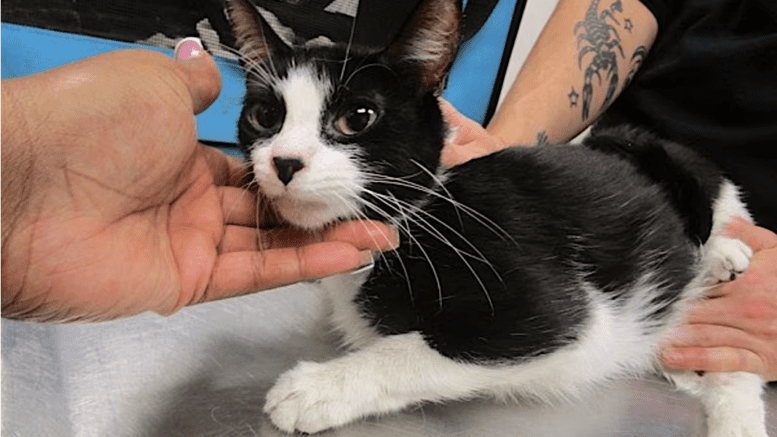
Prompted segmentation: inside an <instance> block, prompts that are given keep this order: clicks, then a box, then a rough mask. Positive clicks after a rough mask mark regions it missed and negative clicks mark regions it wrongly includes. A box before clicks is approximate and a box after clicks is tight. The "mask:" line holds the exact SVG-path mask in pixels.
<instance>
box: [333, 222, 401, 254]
mask: <svg viewBox="0 0 777 437" xmlns="http://www.w3.org/2000/svg"><path fill="white" fill-rule="evenodd" d="M323 238H324V241H342V242H347V243H350V244H353V245H354V246H356V247H357V248H358V249H361V250H378V251H381V252H385V251H388V250H394V249H396V248H397V247H399V231H398V230H397V228H396V227H395V226H389V225H387V224H385V223H381V222H376V221H368V220H353V221H348V222H343V223H338V224H337V225H336V226H334V227H332V228H329V229H327V230H326V231H325V232H324V235H323Z"/></svg>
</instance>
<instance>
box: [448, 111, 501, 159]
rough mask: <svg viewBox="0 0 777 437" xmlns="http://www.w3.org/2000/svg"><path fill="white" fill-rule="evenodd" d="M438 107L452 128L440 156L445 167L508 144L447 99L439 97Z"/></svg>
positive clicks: (492, 151) (488, 152) (486, 153)
mask: <svg viewBox="0 0 777 437" xmlns="http://www.w3.org/2000/svg"><path fill="white" fill-rule="evenodd" d="M440 109H441V110H442V113H443V116H444V117H445V121H446V122H447V123H448V125H449V126H450V127H451V128H452V129H453V130H454V132H453V135H452V137H451V138H450V139H449V141H448V142H446V144H445V147H444V148H443V149H442V155H441V157H440V160H441V161H442V164H443V165H444V166H445V167H448V168H450V167H454V166H457V165H459V164H463V163H465V162H467V161H469V160H470V159H475V158H479V157H481V156H485V155H488V154H490V153H494V152H496V151H498V150H501V149H504V148H505V147H507V146H508V144H507V143H506V142H504V141H503V140H501V139H500V138H498V137H496V136H495V135H491V134H490V133H489V132H488V131H487V130H486V129H485V128H484V127H483V126H481V125H480V124H479V123H478V122H476V121H474V120H472V119H470V118H468V117H466V116H465V115H464V114H462V113H460V112H459V111H458V110H456V108H454V107H453V105H451V104H450V103H448V102H447V101H445V100H442V99H440Z"/></svg>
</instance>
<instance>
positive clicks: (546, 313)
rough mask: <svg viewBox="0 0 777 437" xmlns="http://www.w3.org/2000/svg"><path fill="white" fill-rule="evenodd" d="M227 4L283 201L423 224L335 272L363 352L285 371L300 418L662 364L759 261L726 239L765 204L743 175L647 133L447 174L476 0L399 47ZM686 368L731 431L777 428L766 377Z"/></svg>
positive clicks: (550, 388)
mask: <svg viewBox="0 0 777 437" xmlns="http://www.w3.org/2000/svg"><path fill="white" fill-rule="evenodd" d="M228 13H229V16H230V20H231V23H232V26H233V30H234V32H235V36H236V38H237V41H238V47H239V49H240V54H241V61H242V63H243V66H244V68H245V70H246V73H247V93H246V98H245V106H244V108H243V112H242V115H241V117H240V122H239V139H240V144H241V147H242V148H243V150H244V151H245V154H246V156H247V157H248V159H249V160H250V162H251V163H252V166H253V171H254V174H255V178H256V182H257V183H258V186H259V189H260V191H261V193H262V194H263V195H264V196H265V197H266V198H267V199H268V200H269V202H270V203H271V206H272V207H273V208H274V209H275V211H276V212H277V213H278V214H279V216H280V217H281V218H282V219H283V220H285V221H286V222H288V223H291V224H292V225H295V226H299V227H302V228H306V229H309V230H317V229H321V228H323V227H325V226H327V225H330V224H332V223H333V222H336V221H339V220H349V219H377V220H383V221H386V222H389V223H393V224H395V225H396V226H397V227H398V228H399V229H400V230H401V233H402V243H401V247H399V248H398V249H397V250H396V251H395V252H391V253H385V254H382V255H380V256H377V257H376V259H375V265H374V267H373V268H372V269H365V270H362V271H359V272H355V273H353V274H349V275H341V276H337V277H333V278H329V279H326V280H323V281H322V282H321V284H322V286H323V288H324V289H325V290H327V292H328V294H329V297H330V298H331V302H332V322H333V324H334V326H335V327H336V328H337V330H338V331H339V332H340V333H341V334H342V336H343V338H344V342H345V345H346V346H347V347H348V349H349V352H347V353H346V354H345V355H343V356H342V357H339V358H337V359H333V360H331V361H328V362H323V363H312V362H301V363H299V364H298V365H297V366H296V367H294V368H293V369H291V370H289V371H288V372H286V373H284V374H283V375H282V376H281V377H280V378H279V380H278V381H277V383H276V385H275V387H274V388H273V389H272V390H271V391H270V392H269V394H268V396H267V403H266V406H265V411H266V412H267V413H268V414H269V415H270V418H271V420H272V421H273V423H274V424H275V425H276V426H277V427H278V428H280V429H282V430H284V431H288V432H293V431H295V430H299V431H303V432H309V433H314V432H318V431H322V430H325V429H328V428H330V427H336V426H340V425H343V424H346V423H349V422H351V421H354V420H356V419H359V418H362V417H366V416H370V415H376V414H385V413H389V412H393V411H398V410H400V409H403V408H405V407H408V406H411V405H415V404H418V403H422V402H428V401H433V402H440V401H445V400H452V399H462V398H471V397H476V396H493V397H496V398H498V399H511V398H516V397H533V398H539V399H543V400H548V401H550V402H553V401H555V400H561V399H565V398H569V397H573V396H579V395H583V394H586V393H589V392H588V389H590V388H592V387H595V386H596V385H597V384H599V383H602V382H604V381H607V380H610V379H612V378H618V377H628V376H633V375H640V374H644V373H645V372H654V371H658V370H659V369H660V366H659V364H658V360H657V358H656V357H657V353H658V348H659V344H660V342H661V341H662V340H663V339H664V337H665V335H666V334H667V333H668V332H669V331H670V330H671V329H672V328H673V327H676V326H678V325H679V324H680V323H681V322H682V320H683V313H684V311H685V309H686V307H687V305H688V303H689V302H690V301H692V300H693V299H698V298H702V297H703V295H704V292H705V289H706V288H707V287H709V286H710V285H712V284H714V283H716V282H718V281H721V280H725V281H727V280H730V279H731V276H732V275H735V274H736V273H737V272H741V271H743V270H744V269H746V268H747V266H748V264H749V261H750V256H751V255H752V252H751V250H750V249H749V248H748V247H747V246H746V245H745V244H744V243H742V242H741V241H739V240H734V239H730V238H727V237H725V236H723V232H722V230H723V228H724V227H725V226H726V224H727V223H728V222H729V221H730V220H732V219H733V218H734V217H736V216H740V217H744V218H748V219H749V217H750V216H749V214H748V212H747V210H746V209H745V207H744V205H743V204H742V202H740V200H739V197H738V192H737V188H736V187H735V186H734V185H732V184H731V183H730V182H729V181H727V180H726V179H724V178H723V177H722V176H721V174H720V173H719V172H718V171H717V170H715V168H713V167H712V166H711V165H710V164H709V163H707V162H706V161H705V160H703V159H701V158H700V157H698V156H697V155H695V154H694V153H692V152H690V151H688V150H686V149H684V148H682V147H680V146H678V145H675V144H671V143H666V142H664V141H661V140H659V139H657V138H655V137H653V136H651V135H649V134H647V133H644V132H639V131H635V130H629V129H616V130H605V131H602V132H600V133H598V134H596V135H594V136H593V137H590V138H589V139H588V140H587V141H586V143H585V145H584V146H572V145H545V146H541V147H515V148H512V149H508V150H505V151H502V152H499V153H496V154H494V155H491V156H487V157H484V158H481V159H477V160H473V161H471V162H468V163H466V164H464V165H461V166H459V167H456V168H453V169H450V170H448V171H445V170H443V169H441V167H440V163H439V158H440V150H441V148H442V145H443V142H444V138H445V135H446V133H447V128H446V125H445V123H444V120H443V117H442V115H441V112H440V109H439V106H438V100H437V97H436V95H437V92H438V91H439V89H440V88H441V86H442V83H443V82H444V79H445V76H446V74H447V71H448V69H449V67H450V64H451V62H452V60H453V58H454V55H455V53H456V50H457V46H458V42H459V20H460V15H461V12H460V5H459V2H458V0H426V1H425V2H423V4H422V5H421V6H420V7H419V10H418V11H417V12H416V14H415V15H414V16H413V17H412V18H411V19H410V21H409V22H408V23H407V24H406V25H405V27H404V29H403V30H402V31H401V33H400V34H399V35H398V37H397V38H396V40H395V41H394V42H393V43H392V44H390V45H389V46H388V47H387V48H386V49H385V50H382V51H379V52H374V51H368V50H364V49H360V48H358V47H347V46H341V45H337V44H333V45H325V46H322V45H317V46H315V47H311V46H300V47H292V46H289V45H287V44H286V43H284V42H283V40H281V39H280V38H279V37H278V36H277V35H276V34H275V33H274V32H273V31H272V29H271V28H270V27H269V26H268V25H267V23H266V22H265V21H264V19H263V18H262V17H261V16H260V15H259V14H258V13H257V12H256V9H254V8H253V7H252V6H250V5H248V4H246V3H245V2H244V1H243V0H234V1H231V2H230V3H229V4H228ZM666 375H667V376H668V377H669V378H670V379H671V380H673V381H674V382H675V383H676V384H677V385H678V386H679V387H681V388H682V389H685V390H687V391H689V392H690V393H693V394H694V395H696V396H698V397H699V398H700V399H701V401H702V403H703V404H704V406H705V408H706V411H707V415H708V429H709V435H710V436H714V437H724V436H726V437H746V436H747V437H766V430H765V424H764V406H763V402H762V400H761V398H760V395H761V391H762V385H763V383H762V381H761V379H760V378H759V377H758V376H756V375H753V374H748V373H742V372H740V373H729V374H716V373H707V374H704V375H702V376H700V375H697V374H696V373H694V372H687V373H679V372H666Z"/></svg>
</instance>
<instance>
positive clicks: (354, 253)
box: [202, 242, 372, 301]
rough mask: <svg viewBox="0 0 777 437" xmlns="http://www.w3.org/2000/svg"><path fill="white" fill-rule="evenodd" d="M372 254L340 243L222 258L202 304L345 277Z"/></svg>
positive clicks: (366, 261)
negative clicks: (312, 281)
mask: <svg viewBox="0 0 777 437" xmlns="http://www.w3.org/2000/svg"><path fill="white" fill-rule="evenodd" d="M371 259H372V254H371V253H370V252H368V251H367V252H364V251H360V250H358V249H356V248H355V247H354V246H352V245H350V244H347V243H340V242H326V243H317V244H312V245H309V246H303V247H298V248H283V249H272V250H267V251H263V252H232V253H226V254H222V255H220V256H219V258H218V259H217V261H216V265H215V267H214V270H213V274H212V276H211V281H210V284H209V286H208V289H207V290H206V292H205V294H204V296H203V298H202V301H211V300H216V299H222V298H225V297H229V296H237V295H242V294H247V293H251V292H255V291H260V290H267V289H271V288H276V287H280V286H283V285H289V284H293V283H296V282H299V281H306V280H311V279H318V278H323V277H326V276H330V275H334V274H337V273H345V272H348V271H352V270H354V269H357V268H359V267H361V266H363V265H366V264H367V263H369V262H370V261H371Z"/></svg>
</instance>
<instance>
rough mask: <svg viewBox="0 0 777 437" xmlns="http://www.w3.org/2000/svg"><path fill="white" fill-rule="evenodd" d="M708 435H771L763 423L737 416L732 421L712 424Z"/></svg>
mask: <svg viewBox="0 0 777 437" xmlns="http://www.w3.org/2000/svg"><path fill="white" fill-rule="evenodd" d="M707 437H769V435H768V434H767V433H766V426H765V425H763V423H758V422H746V421H744V420H742V419H741V418H736V419H732V421H731V422H730V423H725V424H720V425H717V426H711V427H710V429H709V432H708V433H707Z"/></svg>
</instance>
